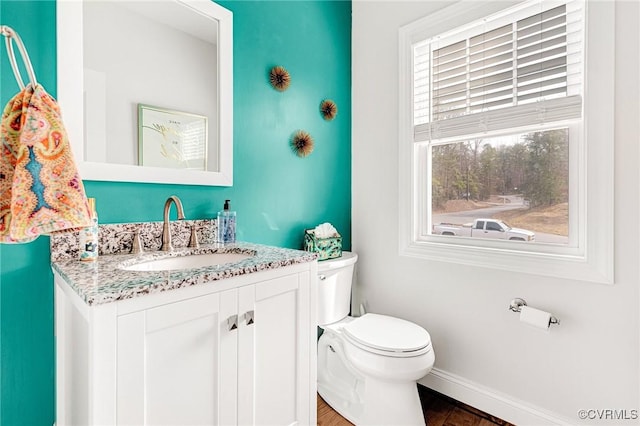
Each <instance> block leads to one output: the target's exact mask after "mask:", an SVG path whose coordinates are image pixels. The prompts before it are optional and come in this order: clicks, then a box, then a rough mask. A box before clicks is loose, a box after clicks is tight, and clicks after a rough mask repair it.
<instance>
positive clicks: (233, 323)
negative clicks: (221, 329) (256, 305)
mask: <svg viewBox="0 0 640 426" xmlns="http://www.w3.org/2000/svg"><path fill="white" fill-rule="evenodd" d="M227 326H228V327H229V331H231V330H235V329H236V328H238V316H237V315H231V316H230V317H229V318H227Z"/></svg>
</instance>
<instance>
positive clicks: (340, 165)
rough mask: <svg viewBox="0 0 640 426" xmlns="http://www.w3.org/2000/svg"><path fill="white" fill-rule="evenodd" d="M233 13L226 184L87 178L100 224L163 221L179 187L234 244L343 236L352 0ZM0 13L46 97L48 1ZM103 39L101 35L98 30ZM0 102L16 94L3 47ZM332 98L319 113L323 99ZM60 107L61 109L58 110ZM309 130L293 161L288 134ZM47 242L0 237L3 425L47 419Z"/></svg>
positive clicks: (50, 410)
mask: <svg viewBox="0 0 640 426" xmlns="http://www.w3.org/2000/svg"><path fill="white" fill-rule="evenodd" d="M220 4H222V5H223V6H225V7H227V8H228V9H230V10H231V11H232V12H233V13H234V43H235V44H234V97H235V99H234V104H235V106H234V117H235V118H234V185H233V187H231V188H208V187H202V186H180V185H155V184H133V183H109V182H89V181H85V186H86V189H87V193H88V195H89V196H92V197H96V198H97V202H98V215H99V218H100V221H101V222H102V223H118V222H130V221H155V220H162V207H163V205H164V201H165V199H166V198H167V197H168V196H169V195H172V194H176V195H178V196H179V197H180V198H181V199H182V202H183V204H184V207H185V214H186V216H187V217H188V218H210V217H214V216H215V213H216V212H217V210H219V209H220V207H221V206H222V203H223V201H224V199H225V198H229V199H231V200H232V207H233V209H235V210H237V212H238V238H239V239H241V240H243V241H251V242H257V243H264V244H271V245H278V246H284V247H291V248H300V247H301V243H302V235H303V230H304V229H305V228H307V227H312V226H315V225H317V224H318V223H321V222H325V221H329V222H331V223H333V224H334V225H335V226H336V228H338V230H339V231H340V232H341V233H342V235H343V236H344V246H345V248H349V247H350V244H351V239H350V233H351V139H350V138H351V121H350V117H351V97H350V96H351V3H350V2H348V1H345V2H342V1H300V2H296V1H284V2H274V1H221V2H220ZM0 21H1V23H2V24H4V25H10V26H12V27H13V28H14V29H16V31H18V32H19V34H20V35H21V37H22V39H23V41H24V43H25V45H26V46H27V49H28V51H29V54H30V56H31V61H32V62H33V65H34V68H35V71H36V74H37V76H38V79H39V80H40V81H41V82H42V83H43V85H44V86H45V88H47V89H48V90H49V92H50V93H52V94H53V95H54V96H55V87H56V70H55V60H56V56H55V49H56V42H55V31H56V26H55V2H53V1H8V0H0ZM105 37H108V35H105ZM0 51H1V52H0V57H1V59H0V60H1V62H0V66H1V69H0V79H1V80H0V103H2V105H4V104H5V103H6V102H7V101H8V100H9V98H10V97H11V96H12V95H13V94H14V93H15V92H16V90H17V86H16V84H15V82H14V80H13V77H12V74H11V69H10V67H9V65H8V61H7V60H6V53H5V49H4V47H0ZM275 65H282V66H284V67H285V68H287V69H288V70H289V72H290V73H291V77H292V83H291V86H290V88H289V90H287V91H286V92H283V93H280V92H276V91H275V90H273V89H271V88H270V86H269V85H268V78H267V72H268V70H269V69H270V68H271V67H273V66H275ZM325 98H331V99H333V100H334V101H335V102H336V103H337V105H338V109H339V112H338V116H337V118H336V119H335V120H334V121H331V122H326V121H324V120H323V119H322V118H321V116H320V115H319V112H318V106H319V104H320V101H321V100H323V99H325ZM63 114H64V111H63ZM297 129H304V130H307V131H308V132H310V133H311V135H312V136H313V137H314V139H315V142H316V145H315V150H314V152H313V153H312V154H311V155H310V156H309V157H307V158H305V159H301V158H298V157H296V156H295V155H294V154H293V153H292V152H291V150H290V148H289V145H288V139H289V137H290V136H291V134H292V133H293V132H294V131H295V130H297ZM48 244H49V239H48V238H46V237H41V238H39V239H38V240H36V241H35V242H33V243H30V244H26V245H16V246H9V245H0V269H1V274H0V319H1V322H0V357H1V358H0V359H1V363H2V364H1V366H2V368H1V370H0V385H1V389H0V393H1V399H0V424H2V425H51V424H52V423H53V420H54V417H55V415H54V410H55V408H54V405H55V403H54V374H55V372H54V338H53V286H52V281H53V278H52V275H51V272H50V267H49V261H48V257H49V249H48Z"/></svg>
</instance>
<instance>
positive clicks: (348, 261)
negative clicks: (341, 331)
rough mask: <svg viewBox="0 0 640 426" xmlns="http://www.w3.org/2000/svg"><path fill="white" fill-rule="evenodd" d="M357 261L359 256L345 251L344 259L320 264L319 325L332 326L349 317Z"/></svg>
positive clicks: (339, 258) (320, 262)
mask: <svg viewBox="0 0 640 426" xmlns="http://www.w3.org/2000/svg"><path fill="white" fill-rule="evenodd" d="M356 260H358V255H357V254H355V253H351V252H348V251H343V252H342V257H338V258H336V259H330V260H323V261H319V262H318V325H320V326H323V325H327V324H332V323H334V322H338V321H340V320H341V319H343V318H345V317H346V316H347V315H349V309H350V305H351V283H352V281H353V268H354V266H355V263H356Z"/></svg>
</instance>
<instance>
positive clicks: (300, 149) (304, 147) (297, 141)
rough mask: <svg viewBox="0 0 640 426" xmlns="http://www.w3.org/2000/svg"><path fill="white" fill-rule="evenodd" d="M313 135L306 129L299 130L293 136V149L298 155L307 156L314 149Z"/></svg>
mask: <svg viewBox="0 0 640 426" xmlns="http://www.w3.org/2000/svg"><path fill="white" fill-rule="evenodd" d="M313 145H314V142H313V137H311V135H310V134H309V133H308V132H305V131H304V130H298V131H297V132H295V133H294V134H293V137H292V138H291V149H292V150H293V152H295V153H296V155H297V156H298V157H306V156H308V155H309V154H311V152H312V151H313Z"/></svg>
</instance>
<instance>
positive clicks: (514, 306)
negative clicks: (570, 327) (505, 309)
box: [509, 297, 560, 325]
mask: <svg viewBox="0 0 640 426" xmlns="http://www.w3.org/2000/svg"><path fill="white" fill-rule="evenodd" d="M523 306H527V302H526V301H525V300H524V299H521V298H519V297H516V298H515V299H513V300H512V301H511V303H510V304H509V310H510V311H512V312H520V310H521V308H522V307H523ZM549 324H556V325H560V320H559V319H558V318H556V317H554V316H553V315H552V316H551V319H550V320H549Z"/></svg>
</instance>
